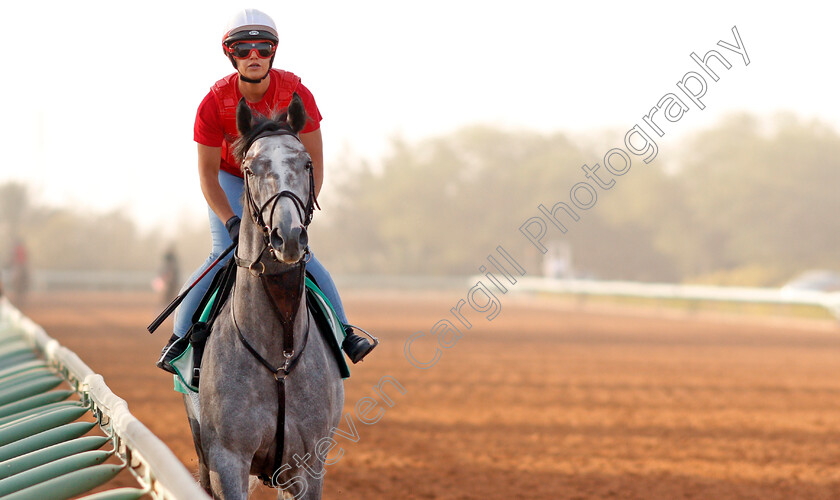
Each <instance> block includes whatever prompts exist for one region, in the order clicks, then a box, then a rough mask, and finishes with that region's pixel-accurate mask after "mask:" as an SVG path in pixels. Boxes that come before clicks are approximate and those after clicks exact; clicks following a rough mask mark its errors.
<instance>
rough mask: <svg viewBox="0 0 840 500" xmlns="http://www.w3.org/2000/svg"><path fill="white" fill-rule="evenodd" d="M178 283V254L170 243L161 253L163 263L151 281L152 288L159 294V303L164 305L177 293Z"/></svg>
mask: <svg viewBox="0 0 840 500" xmlns="http://www.w3.org/2000/svg"><path fill="white" fill-rule="evenodd" d="M180 284H181V273H180V271H179V269H178V256H177V255H176V254H175V245H170V246H169V248H168V249H167V250H166V253H164V254H163V263H162V264H161V266H160V271H159V272H158V275H157V277H156V278H155V280H154V282H153V283H152V288H154V290H155V291H156V292H158V293H160V294H161V298H160V299H161V303H162V304H164V305H166V304H169V302H171V301H172V299H174V298H175V296H176V295H178V287H179V285H180Z"/></svg>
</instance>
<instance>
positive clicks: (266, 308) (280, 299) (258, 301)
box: [233, 220, 306, 355]
mask: <svg viewBox="0 0 840 500" xmlns="http://www.w3.org/2000/svg"><path fill="white" fill-rule="evenodd" d="M241 224H242V227H241V232H240V236H239V248H238V255H239V257H241V258H243V259H246V260H248V261H249V262H255V261H256V260H257V259H259V258H260V254H261V253H262V250H263V249H264V248H265V245H264V242H263V239H262V232H261V230H259V229H258V228H257V227H256V225H255V224H254V223H253V221H251V220H247V222H246V221H245V220H243V221H242V223H241ZM262 262H265V263H266V264H267V265H268V269H267V270H269V272H270V273H272V274H270V275H264V276H261V277H256V276H253V275H252V274H251V272H250V271H249V270H248V269H247V268H245V267H239V268H237V270H236V285H235V286H234V292H233V300H234V308H235V312H236V321H237V323H238V325H239V327H240V329H241V330H242V333H243V334H244V335H246V337H247V338H248V340H249V341H252V342H253V343H254V347H257V346H258V345H259V346H261V347H262V349H264V351H263V352H267V353H274V351H276V353H274V354H276V355H279V354H280V353H281V351H282V348H283V345H282V338H283V333H284V331H285V329H286V328H292V332H293V333H294V332H299V331H301V329H303V328H304V327H305V322H306V301H305V298H304V296H303V295H304V291H305V288H304V286H303V280H304V272H303V268H302V266H298V265H294V266H292V265H289V266H288V267H286V266H283V265H282V264H278V263H276V262H274V261H273V260H272V259H271V257H270V256H268V255H267V254H266V255H263V256H262ZM257 267H259V265H257ZM278 270H282V272H277V273H274V272H272V271H278ZM246 332H247V333H246ZM296 337H298V335H296ZM297 342H298V340H297V339H296V340H295V343H297Z"/></svg>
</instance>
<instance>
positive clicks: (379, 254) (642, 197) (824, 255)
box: [313, 114, 840, 285]
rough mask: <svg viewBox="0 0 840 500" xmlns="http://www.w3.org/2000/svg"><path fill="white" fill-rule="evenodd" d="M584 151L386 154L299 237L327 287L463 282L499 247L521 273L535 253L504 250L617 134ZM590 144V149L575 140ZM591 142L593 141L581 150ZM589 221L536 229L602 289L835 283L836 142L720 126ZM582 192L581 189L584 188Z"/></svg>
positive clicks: (554, 142)
mask: <svg viewBox="0 0 840 500" xmlns="http://www.w3.org/2000/svg"><path fill="white" fill-rule="evenodd" d="M610 136H611V137H612V142H613V144H610V141H609V140H602V141H600V142H601V143H600V144H598V145H597V146H593V145H587V144H582V142H583V141H580V140H578V141H577V143H576V141H575V140H574V139H572V138H571V137H569V136H567V135H564V134H562V133H555V134H549V135H545V134H538V133H535V132H523V131H511V130H503V129H497V128H489V127H469V128H464V129H461V130H458V131H456V132H454V133H452V134H449V135H446V136H440V137H433V138H429V139H427V140H423V141H419V142H417V143H413V144H410V143H406V142H404V141H395V143H394V145H393V148H392V152H391V153H390V154H389V155H388V156H387V157H385V158H384V159H383V160H382V162H381V165H378V166H377V167H376V168H374V167H373V166H371V165H370V164H367V163H365V162H364V161H352V162H348V164H346V165H340V168H341V169H343V170H345V171H349V172H352V175H345V176H344V180H343V181H342V182H341V187H340V189H338V193H337V195H336V196H337V197H338V200H335V201H333V202H331V203H330V207H329V210H328V212H329V213H327V214H326V216H322V217H318V218H317V219H316V221H317V222H316V223H315V224H314V225H313V233H314V234H313V241H314V246H315V249H316V251H317V252H318V255H319V258H320V259H321V260H322V261H324V262H326V263H327V265H328V266H329V267H330V269H331V270H333V271H334V272H345V273H377V274H399V273H404V274H458V275H463V274H474V273H477V272H478V269H477V267H478V266H479V265H481V264H482V263H483V260H484V257H485V256H486V255H487V253H489V252H491V251H493V249H494V248H495V247H496V245H498V244H500V243H502V242H504V246H505V248H506V249H507V250H508V251H509V252H510V253H511V254H512V255H514V256H515V257H516V258H517V259H522V263H523V265H525V267H526V269H527V270H528V272H529V274H531V275H538V274H540V271H541V269H542V266H541V259H542V254H540V252H539V251H537V250H536V248H535V247H534V246H533V245H532V244H531V243H530V242H529V241H527V240H526V238H524V237H521V235H520V236H519V237H516V236H515V235H519V232H518V228H519V226H520V225H521V224H522V223H523V222H524V221H525V220H527V219H528V218H529V217H531V216H535V215H540V214H539V211H538V210H537V205H538V204H540V203H542V204H544V205H545V206H546V207H549V208H550V207H551V206H552V205H554V203H556V202H558V201H565V202H566V203H569V189H570V188H571V187H572V186H573V185H574V184H576V183H577V182H581V181H585V180H587V179H586V178H585V177H584V173H583V172H582V171H581V169H580V167H581V165H583V164H584V163H586V164H588V165H590V166H593V165H594V164H595V163H599V164H601V165H603V163H602V158H603V155H604V153H605V152H606V151H607V150H608V149H609V148H611V147H614V146H617V145H619V144H620V143H621V141H622V139H623V133H615V134H610ZM590 142H592V141H590ZM596 142H598V141H596ZM633 160H634V161H633V164H632V166H631V169H630V171H629V172H628V173H626V174H624V175H623V176H620V177H614V176H611V175H610V174H609V173H607V172H606V171H605V169H604V168H601V170H600V171H599V173H601V174H603V177H604V178H605V180H606V179H608V178H610V177H613V178H614V179H615V182H616V184H615V186H614V187H612V188H611V189H609V190H602V189H598V190H597V192H598V201H597V204H596V206H594V207H593V208H591V209H590V210H587V211H583V210H578V214H579V215H580V217H581V218H580V220H579V221H577V222H572V221H571V220H569V222H568V223H566V226H567V227H568V229H569V231H568V233H566V234H565V235H562V234H561V233H560V231H559V230H557V229H556V228H554V226H552V225H550V224H549V233H548V235H547V236H546V239H545V241H548V240H550V239H560V240H564V241H566V242H568V243H569V244H570V245H571V247H572V250H573V264H574V266H575V267H576V268H577V270H578V271H579V272H582V273H584V274H586V275H592V276H596V277H599V278H603V279H631V280H644V281H653V280H664V281H693V282H707V283H719V284H743V285H777V284H779V283H782V282H784V281H785V280H787V279H789V278H790V277H791V276H792V275H794V274H796V273H798V272H800V271H802V270H805V269H810V268H817V267H818V268H824V267H827V268H834V269H840V248H838V247H840V217H838V214H840V191H839V190H838V188H840V137H838V135H837V133H836V132H835V131H834V130H833V129H831V128H830V127H828V126H826V125H824V124H821V123H818V122H807V121H802V120H800V119H798V118H796V117H795V116H792V115H778V116H776V117H774V118H773V119H772V120H767V119H760V118H758V117H755V116H751V115H748V114H738V115H732V116H730V117H728V118H726V119H725V120H723V121H721V122H720V123H718V124H717V125H715V126H714V127H712V128H710V129H707V130H705V131H702V132H700V133H697V134H694V135H693V136H691V137H689V138H687V139H686V140H684V141H683V142H682V143H681V144H680V145H678V146H671V145H666V146H663V145H662V144H660V151H659V156H658V157H657V158H656V159H655V160H654V161H653V162H652V163H651V164H647V165H646V164H644V163H643V162H642V161H641V160H640V159H638V158H637V157H633ZM590 183H591V184H593V185H594V183H593V182H592V181H590ZM319 215H320V214H319Z"/></svg>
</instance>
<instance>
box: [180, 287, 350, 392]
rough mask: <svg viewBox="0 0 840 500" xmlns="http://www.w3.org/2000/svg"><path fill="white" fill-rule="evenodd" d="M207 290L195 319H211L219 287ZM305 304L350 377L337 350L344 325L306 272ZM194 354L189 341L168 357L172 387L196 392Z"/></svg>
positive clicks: (342, 371) (342, 367)
mask: <svg viewBox="0 0 840 500" xmlns="http://www.w3.org/2000/svg"><path fill="white" fill-rule="evenodd" d="M211 291H212V294H211V295H210V298H209V300H208V301H207V304H206V306H205V307H204V310H203V312H202V313H201V316H200V318H199V321H202V322H206V321H208V320H209V319H211V318H210V317H209V316H210V311H211V309H212V307H213V303H214V302H215V299H216V295H217V294H218V292H219V290H218V289H216V290H213V289H212V288H211ZM306 305H307V308H308V309H309V312H310V313H311V314H312V317H313V318H315V322H316V323H317V324H318V330H320V331H321V333H322V335H323V336H324V340H325V341H326V343H327V345H328V346H329V348H330V351H332V353H333V358H334V359H335V360H336V362H337V363H338V371H339V373H341V378H348V377H350V367H349V365H348V364H347V360H346V359H345V358H344V355H343V352H342V351H341V343H342V342H343V341H344V337H345V335H346V334H345V332H344V325H343V324H342V323H341V320H339V319H338V315H337V314H336V313H335V309H333V307H332V304H330V301H329V299H327V297H326V295H324V292H322V291H321V289H320V288H318V285H316V284H315V282H314V281H312V280H311V279H309V277H308V276H307V277H306ZM195 355H196V352H195V350H194V349H193V346H192V345H189V346H188V347H187V349H186V350H185V351H184V352H183V353H182V354H181V355H180V356H178V357H177V358H175V359H174V360H173V361H172V363H171V364H172V367H173V368H175V372H176V374H175V375H173V379H174V384H175V387H174V389H175V391H177V392H180V393H183V394H188V395H189V394H190V393H197V392H198V378H199V377H198V373H200V371H199V372H196V370H194V367H195V366H196V365H197V364H198V365H200V364H201V363H200V360H198V363H196V361H197V360H196V359H195Z"/></svg>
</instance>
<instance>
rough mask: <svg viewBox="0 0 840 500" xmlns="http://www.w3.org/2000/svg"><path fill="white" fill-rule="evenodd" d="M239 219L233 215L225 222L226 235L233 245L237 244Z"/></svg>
mask: <svg viewBox="0 0 840 500" xmlns="http://www.w3.org/2000/svg"><path fill="white" fill-rule="evenodd" d="M240 222H241V219H240V218H239V216H236V215H234V216H233V217H231V218H230V219H228V221H227V222H225V228H227V231H228V234H229V235H230V241H232V242H234V243H238V242H239V223H240Z"/></svg>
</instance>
